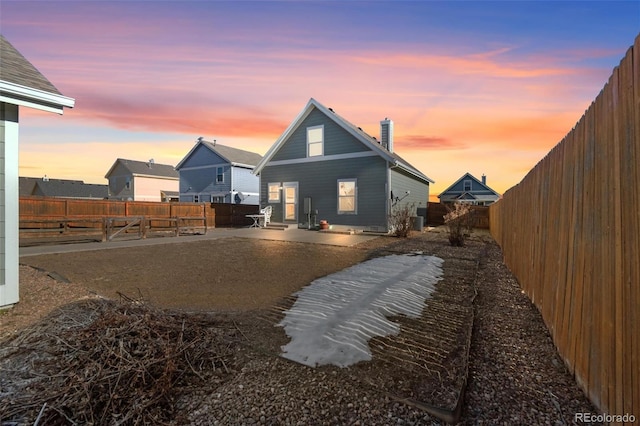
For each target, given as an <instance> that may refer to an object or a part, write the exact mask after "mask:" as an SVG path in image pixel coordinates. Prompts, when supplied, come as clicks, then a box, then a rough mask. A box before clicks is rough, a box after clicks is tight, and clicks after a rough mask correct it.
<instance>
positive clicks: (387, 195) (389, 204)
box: [386, 161, 399, 232]
mask: <svg viewBox="0 0 640 426" xmlns="http://www.w3.org/2000/svg"><path fill="white" fill-rule="evenodd" d="M389 164H391V162H390V161H387V165H388V167H387V194H386V200H387V201H386V209H387V232H389V231H390V228H389V218H390V217H391V201H392V200H391V169H395V168H397V167H399V166H398V162H397V161H394V162H393V163H392V164H391V165H389Z"/></svg>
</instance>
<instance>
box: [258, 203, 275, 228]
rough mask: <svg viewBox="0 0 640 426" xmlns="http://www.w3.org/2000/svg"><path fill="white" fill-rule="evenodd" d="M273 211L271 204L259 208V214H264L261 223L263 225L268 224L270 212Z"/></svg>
mask: <svg viewBox="0 0 640 426" xmlns="http://www.w3.org/2000/svg"><path fill="white" fill-rule="evenodd" d="M272 211H273V207H272V206H267V207H265V208H263V209H260V214H261V215H264V223H263V225H262V226H263V227H265V226H267V225H268V224H269V222H271V212H272Z"/></svg>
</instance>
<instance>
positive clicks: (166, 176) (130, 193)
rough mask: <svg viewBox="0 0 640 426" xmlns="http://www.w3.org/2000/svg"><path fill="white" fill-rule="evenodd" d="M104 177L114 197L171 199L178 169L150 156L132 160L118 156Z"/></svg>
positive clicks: (126, 199) (138, 199)
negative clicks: (159, 162) (156, 160)
mask: <svg viewBox="0 0 640 426" xmlns="http://www.w3.org/2000/svg"><path fill="white" fill-rule="evenodd" d="M105 178H106V179H108V180H109V192H110V193H111V197H110V198H112V199H114V200H124V201H172V200H173V199H172V195H171V194H175V193H177V192H178V180H179V178H178V172H176V170H175V169H174V167H173V166H171V165H169V164H158V163H156V162H155V161H153V159H151V160H149V161H136V160H127V159H124V158H118V159H117V160H116V161H115V162H114V163H113V165H112V166H111V168H110V169H109V171H108V172H107V174H106V175H105Z"/></svg>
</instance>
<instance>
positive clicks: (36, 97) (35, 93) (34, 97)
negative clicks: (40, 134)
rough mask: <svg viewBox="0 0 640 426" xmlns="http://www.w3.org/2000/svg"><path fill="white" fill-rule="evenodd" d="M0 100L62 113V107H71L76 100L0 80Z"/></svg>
mask: <svg viewBox="0 0 640 426" xmlns="http://www.w3.org/2000/svg"><path fill="white" fill-rule="evenodd" d="M0 101H1V102H8V103H13V104H15V105H20V106H28V107H30V108H36V109H40V110H44V111H48V112H55V113H58V114H62V108H63V107H67V108H73V107H74V105H75V103H76V101H75V99H73V98H69V97H67V96H62V95H58V94H55V93H51V92H45V91H44V90H39V89H34V88H31V87H26V86H22V85H20V84H15V83H11V82H8V81H4V80H0Z"/></svg>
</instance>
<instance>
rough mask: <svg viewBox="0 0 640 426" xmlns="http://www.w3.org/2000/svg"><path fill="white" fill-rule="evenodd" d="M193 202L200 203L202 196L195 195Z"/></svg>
mask: <svg viewBox="0 0 640 426" xmlns="http://www.w3.org/2000/svg"><path fill="white" fill-rule="evenodd" d="M193 202H194V203H199V202H200V197H198V196H197V195H194V196H193Z"/></svg>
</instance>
